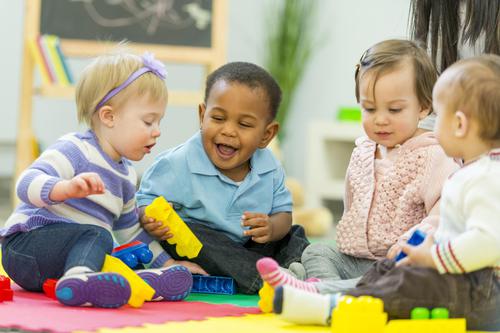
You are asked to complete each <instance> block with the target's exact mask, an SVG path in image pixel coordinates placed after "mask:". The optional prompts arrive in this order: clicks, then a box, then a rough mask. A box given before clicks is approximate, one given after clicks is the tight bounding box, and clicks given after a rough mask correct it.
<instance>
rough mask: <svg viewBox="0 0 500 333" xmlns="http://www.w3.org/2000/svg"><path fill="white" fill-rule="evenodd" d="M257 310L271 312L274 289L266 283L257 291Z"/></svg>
mask: <svg viewBox="0 0 500 333" xmlns="http://www.w3.org/2000/svg"><path fill="white" fill-rule="evenodd" d="M259 298H260V299H259V303H258V304H259V309H260V311H262V312H264V313H270V312H273V300H274V289H273V287H271V286H270V285H269V284H268V283H267V282H264V285H263V286H262V288H260V290H259Z"/></svg>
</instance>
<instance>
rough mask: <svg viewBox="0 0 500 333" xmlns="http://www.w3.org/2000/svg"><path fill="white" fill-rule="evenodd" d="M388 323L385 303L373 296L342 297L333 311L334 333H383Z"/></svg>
mask: <svg viewBox="0 0 500 333" xmlns="http://www.w3.org/2000/svg"><path fill="white" fill-rule="evenodd" d="M386 322H387V313H385V312H384V302H383V301H382V300H381V299H379V298H375V297H371V296H360V297H357V298H356V297H352V296H342V297H341V299H340V300H339V302H338V304H337V306H336V307H335V308H334V309H333V311H332V332H333V333H348V332H349V333H361V332H363V333H365V332H370V333H383V332H384V327H385V324H386Z"/></svg>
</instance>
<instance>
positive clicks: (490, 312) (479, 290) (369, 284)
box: [346, 259, 500, 331]
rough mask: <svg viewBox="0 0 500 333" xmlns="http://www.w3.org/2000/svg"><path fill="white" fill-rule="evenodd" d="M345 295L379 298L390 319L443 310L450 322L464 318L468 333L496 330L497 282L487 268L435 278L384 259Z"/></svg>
mask: <svg viewBox="0 0 500 333" xmlns="http://www.w3.org/2000/svg"><path fill="white" fill-rule="evenodd" d="M346 294H348V295H351V296H361V295H369V296H373V297H378V298H381V299H382V300H383V301H384V307H385V311H386V312H387V313H388V314H389V318H390V319H407V318H408V317H409V315H410V312H411V310H412V309H413V308H415V307H426V308H435V307H445V308H447V309H448V310H449V312H450V318H466V320H467V329H468V330H495V331H497V330H500V281H499V279H498V277H496V275H495V273H494V270H493V269H491V268H487V269H482V270H479V271H475V272H472V273H467V274H439V272H437V271H436V270H434V269H430V268H422V267H412V266H402V267H395V266H394V261H392V260H387V259H384V260H380V261H377V262H376V263H375V264H374V265H373V266H372V268H371V269H370V270H369V271H368V272H367V273H366V274H365V275H364V276H363V278H362V279H361V280H360V281H359V282H358V284H357V285H356V288H355V289H352V290H349V291H348V292H346Z"/></svg>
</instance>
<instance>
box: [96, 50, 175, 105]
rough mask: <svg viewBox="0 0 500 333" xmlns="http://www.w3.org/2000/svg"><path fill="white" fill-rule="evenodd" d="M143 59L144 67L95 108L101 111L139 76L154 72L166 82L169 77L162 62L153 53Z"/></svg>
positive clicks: (113, 90)
mask: <svg viewBox="0 0 500 333" xmlns="http://www.w3.org/2000/svg"><path fill="white" fill-rule="evenodd" d="M141 58H142V63H143V64H144V67H141V68H139V69H138V70H136V71H135V72H133V73H132V74H131V75H130V76H129V77H128V78H127V79H126V80H125V82H123V83H122V84H120V85H119V86H118V87H116V88H114V89H112V90H111V91H110V92H108V93H107V94H106V96H104V97H103V99H101V101H100V102H99V103H98V104H97V106H96V107H95V109H96V110H97V109H99V108H100V107H101V106H103V105H104V104H105V103H106V102H107V101H109V100H110V99H111V98H113V97H114V96H115V95H116V94H118V93H119V92H120V91H122V90H123V89H125V88H126V87H127V86H128V85H129V84H131V83H132V82H134V81H135V80H136V79H137V78H138V77H139V76H141V75H142V74H144V73H147V72H152V73H153V74H155V75H156V76H158V77H159V78H161V79H162V80H165V78H166V77H167V71H166V70H165V65H164V64H163V63H162V62H161V61H158V60H156V59H155V57H154V55H153V53H150V52H145V53H144V54H143V55H142V57H141Z"/></svg>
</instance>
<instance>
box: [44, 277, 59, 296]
mask: <svg viewBox="0 0 500 333" xmlns="http://www.w3.org/2000/svg"><path fill="white" fill-rule="evenodd" d="M56 284H57V280H56V279H47V280H45V282H44V283H43V285H42V289H43V293H44V294H45V295H46V296H47V297H49V298H52V299H57V297H56Z"/></svg>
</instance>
